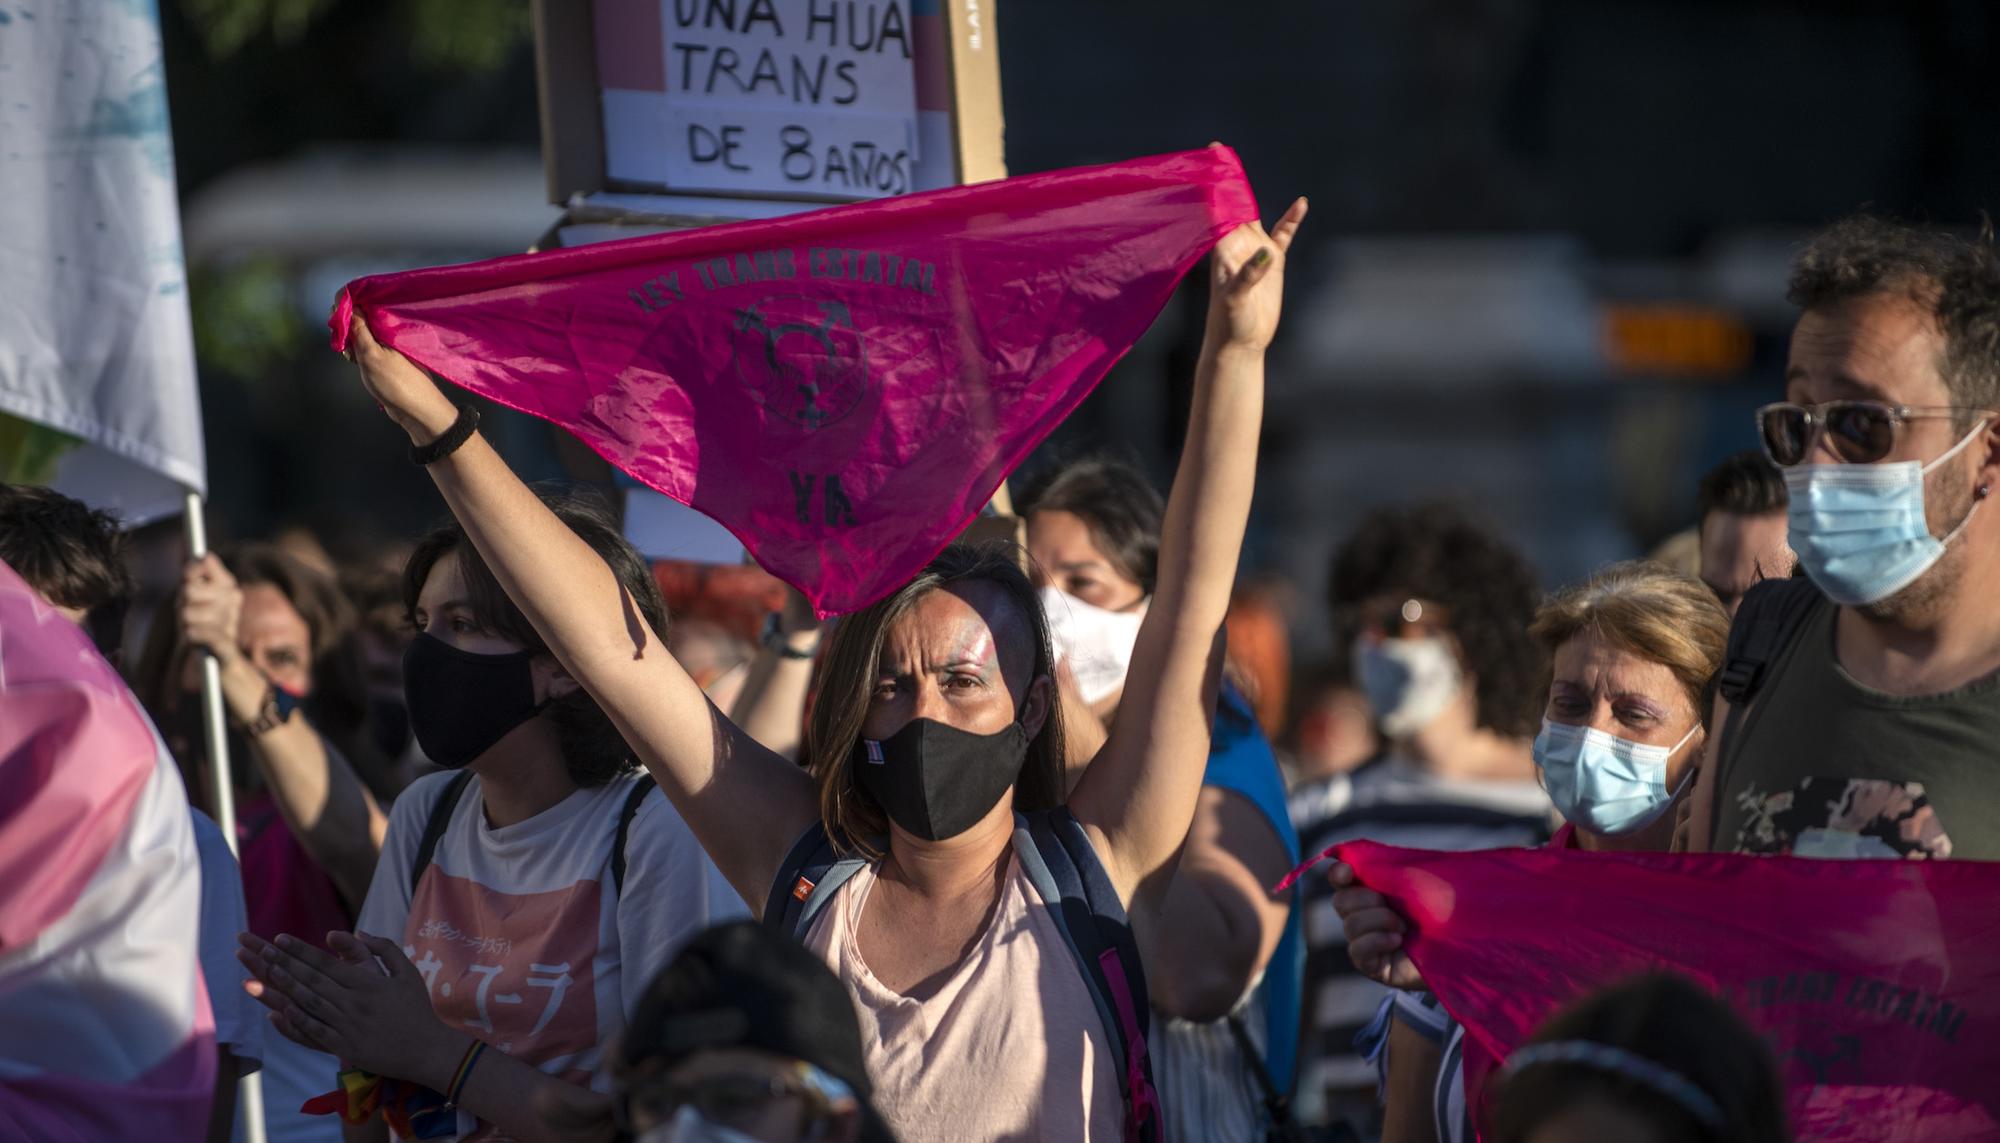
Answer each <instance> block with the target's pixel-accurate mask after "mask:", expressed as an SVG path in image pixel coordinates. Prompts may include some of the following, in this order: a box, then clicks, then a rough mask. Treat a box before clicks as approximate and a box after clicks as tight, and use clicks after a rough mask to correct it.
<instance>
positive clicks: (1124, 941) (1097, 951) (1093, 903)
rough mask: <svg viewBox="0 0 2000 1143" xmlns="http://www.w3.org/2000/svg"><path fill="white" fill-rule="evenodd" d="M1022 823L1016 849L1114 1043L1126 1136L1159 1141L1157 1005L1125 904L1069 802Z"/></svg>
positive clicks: (1143, 1142)
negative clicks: (1150, 1044) (1153, 1046)
mask: <svg viewBox="0 0 2000 1143" xmlns="http://www.w3.org/2000/svg"><path fill="white" fill-rule="evenodd" d="M1020 823H1021V824H1020V825H1019V826H1018V827H1017V829H1016V830H1015V839H1016V840H1015V846H1014V852H1015V854H1016V855H1017V856H1018V857H1019V858H1020V860H1021V866H1022V869H1023V871H1024V872H1026V874H1027V876H1028V880H1029V882H1030V883H1032V884H1033V885H1034V886H1035V889H1036V891H1037V892H1038V893H1039V894H1040V895H1041V897H1042V902H1043V904H1044V905H1046V906H1048V909H1049V914H1050V916H1052V917H1053V918H1054V919H1055V922H1056V927H1057V929H1059V930H1060V931H1061V932H1062V934H1063V939H1064V940H1065V941H1066V942H1067V943H1068V945H1069V950H1070V953H1071V955H1073V956H1074V957H1075V958H1076V961H1077V967H1078V968H1079V969H1080V970H1081V971H1082V973H1083V979H1084V983H1085V984H1086V985H1088V986H1089V988H1090V996H1091V1000H1092V1001H1093V1002H1094V1003H1095V1004H1096V1007H1097V1014H1098V1019H1099V1020H1100V1021H1102V1023H1103V1025H1104V1030H1105V1032H1106V1033H1107V1034H1108V1038H1109V1039H1110V1041H1111V1045H1112V1050H1113V1052H1114V1053H1115V1058H1114V1060H1113V1063H1114V1064H1115V1065H1117V1066H1116V1070H1117V1071H1118V1086H1119V1088H1120V1089H1121V1091H1122V1092H1123V1094H1124V1096H1125V1138H1126V1139H1127V1140H1128V1143H1156V1141H1157V1140H1159V1139H1161V1138H1162V1136H1163V1131H1164V1125H1163V1124H1162V1122H1161V1116H1160V1097H1159V1093H1158V1091H1157V1089H1155V1088H1154V1086H1153V1064H1152V1060H1151V1059H1150V1058H1149V1057H1148V1055H1147V1052H1146V1032H1147V1028H1148V1025H1149V1023H1150V1021H1151V1018H1152V1011H1153V1009H1152V1004H1151V1002H1150V1001H1149V1000H1148V998H1147V995H1146V970H1145V966H1144V965H1143V964H1142V963H1141V961H1140V959H1139V945H1138V942H1137V940H1135V939H1134V938H1133V935H1132V923H1131V920H1130V918H1129V917H1127V915H1126V913H1125V905H1124V902H1122V901H1120V900H1119V899H1118V891H1117V889H1116V888H1114V887H1113V886H1112V884H1111V878H1110V877H1109V876H1108V875H1106V873H1105V872H1104V865H1103V863H1102V862H1101V861H1099V860H1098V857H1097V852H1096V850H1095V849H1094V848H1093V847H1092V846H1091V844H1090V837H1089V835H1088V834H1086V833H1084V831H1083V826H1082V825H1081V824H1080V823H1078V821H1077V820H1076V816H1075V815H1074V814H1072V813H1070V812H1069V810H1068V809H1067V808H1066V807H1061V806H1058V807H1057V808H1055V809H1053V810H1048V811H1044V812H1040V813H1033V814H1023V815H1021V817H1020ZM1024 835H1025V836H1024Z"/></svg>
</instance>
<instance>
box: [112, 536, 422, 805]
mask: <svg viewBox="0 0 2000 1143" xmlns="http://www.w3.org/2000/svg"><path fill="white" fill-rule="evenodd" d="M217 554H218V555H220V556H221V557H222V563H223V566H224V567H226V568H228V569H229V574H230V575H232V576H234V577H235V578H236V583H237V586H239V587H244V588H248V587H254V586H256V585H258V584H268V585H269V586H271V587H275V588H277V589H278V591H279V593H280V594H282V595H283V596H284V597H285V600H286V602H288V603H290V604H291V605H292V608H293V610H295V611H297V612H298V613H299V617H300V618H301V619H304V620H305V623H306V630H307V631H308V632H310V633H311V637H312V643H311V655H312V693H311V694H310V695H308V696H306V699H305V703H304V709H305V714H306V717H307V719H308V721H309V722H310V723H311V724H312V728H313V729H314V730H316V731H318V732H319V734H320V736H321V737H322V738H323V739H325V740H326V741H327V742H329V743H331V744H332V745H333V747H334V749H336V750H338V751H340V753H341V754H342V755H344V756H346V758H347V760H348V762H349V763H350V764H352V765H353V767H354V770H355V773H356V774H357V775H358V776H359V777H360V778H361V780H362V782H363V783H364V784H366V785H367V786H368V788H369V790H370V791H371V792H372V793H374V795H375V796H376V797H377V798H378V799H380V800H381V801H382V802H383V803H384V804H385V805H386V804H387V803H388V802H390V801H392V800H394V798H395V796H396V794H397V793H398V792H399V784H398V783H397V781H396V775H395V767H394V765H393V764H392V763H391V762H390V761H389V760H388V759H385V758H383V757H381V755H380V753H379V752H378V751H377V750H376V749H375V747H374V746H373V744H372V739H371V737H370V734H369V724H368V688H367V683H366V678H365V675H364V672H363V670H362V665H361V648H360V645H359V644H358V643H357V642H356V639H355V634H356V629H357V624H358V617H357V615H356V613H355V610H354V605H353V604H352V603H350V602H348V600H347V597H346V596H345V595H343V594H341V590H340V585H339V584H338V583H336V582H334V580H333V579H332V578H331V577H329V576H326V575H324V574H322V573H320V572H318V571H315V570H314V569H312V568H310V567H307V566H306V565H305V564H302V563H300V562H299V561H298V560H296V559H293V558H292V557H291V556H288V555H286V554H285V553H284V552H283V551H280V550H279V549H278V548H277V547H276V546H274V545H272V544H265V543H256V542H250V543H242V544H237V545H235V546H233V547H230V548H226V549H224V550H222V551H220V552H218V553H217ZM179 612H180V592H179V591H178V590H176V591H175V593H174V595H173V596H172V597H171V598H170V599H169V600H168V601H167V605H166V606H165V607H163V608H161V609H160V612H159V613H158V614H157V615H155V616H154V617H153V626H152V628H151V630H149V631H148V632H147V633H146V642H145V645H144V648H143V649H142V650H141V652H140V655H139V662H138V664H137V665H136V666H134V668H133V670H132V674H131V680H132V690H133V692H134V693H135V694H137V695H138V696H139V701H140V702H141V703H143V704H144V705H145V707H146V709H147V710H148V711H150V712H151V713H152V715H153V717H154V719H155V720H156V721H158V722H161V723H163V724H167V725H170V726H192V725H195V723H194V721H193V720H192V719H191V718H189V717H188V716H189V713H190V711H189V710H185V709H183V708H191V706H192V704H193V703H194V702H196V701H197V700H196V699H195V698H194V696H192V695H187V694H183V693H182V691H181V667H182V664H183V661H184V659H185V657H186V656H187V655H188V654H189V648H188V647H187V645H186V644H185V643H183V642H182V641H181V638H180V624H179V622H178V615H179ZM190 746H191V748H192V749H194V750H195V751H197V752H199V751H200V750H201V749H202V747H201V746H200V745H198V740H197V742H195V743H190ZM239 749H240V746H239ZM176 760H177V761H178V762H179V763H180V765H181V777H182V779H183V780H184V781H186V783H187V787H188V794H189V800H190V801H192V802H193V803H194V804H195V806H196V807H198V808H200V809H202V810H204V811H210V812H212V811H213V807H211V806H210V805H208V784H207V783H206V782H203V781H200V780H199V778H200V776H199V774H198V773H197V771H196V769H195V766H194V760H193V759H191V758H183V757H178V756H177V757H176ZM235 776H236V779H237V781H238V782H239V783H240V784H242V785H244V786H246V787H247V788H251V789H255V788H258V787H259V786H260V784H261V781H262V779H261V778H260V777H259V775H258V772H257V769H256V767H254V766H251V765H249V764H248V761H247V759H239V760H238V764H237V766H236V775H235Z"/></svg>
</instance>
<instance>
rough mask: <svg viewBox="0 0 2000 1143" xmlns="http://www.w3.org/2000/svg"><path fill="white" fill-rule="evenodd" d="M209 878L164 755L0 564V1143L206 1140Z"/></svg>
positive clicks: (123, 698)
mask: <svg viewBox="0 0 2000 1143" xmlns="http://www.w3.org/2000/svg"><path fill="white" fill-rule="evenodd" d="M200 912H201V865H200V858H199V856H198V855H197V853H196V850H195V841H194V827H193V823H192V821H191V820H190V817H189V810H188V804H187V793H186V791H185V790H184V789H183V788H182V786H181V780H180V775H179V773H178V772H177V771H176V769H175V767H174V764H173V761H172V759H171V758H169V757H168V756H167V753H166V747H165V744H164V743H162V742H161V741H160V739H159V737H158V736H157V735H155V734H154V733H153V729H152V725H151V723H150V722H149V721H148V720H147V718H146V716H145V714H144V713H143V712H142V711H141V710H140V709H139V705H138V702H137V700H136V699H134V698H133V697H132V694H131V692H130V691H128V690H126V689H125V684H124V683H123V682H121V681H120V680H119V678H118V674H117V672H116V671H113V670H112V669H111V666H110V664H108V663H106V662H105V661H104V659H103V658H101V657H100V656H99V655H98V653H97V649H96V648H95V647H93V646H92V645H91V642H90V639H89V637H88V636H86V635H85V634H84V633H83V631H82V630H80V629H79V628H78V627H77V626H76V625H75V624H74V623H71V622H70V621H69V620H68V619H66V618H64V617H63V616H62V615H61V614H60V613H59V612H57V611H56V610H55V608H53V607H51V606H49V604H48V603H47V602H46V601H44V600H43V599H42V598H41V597H40V596H39V595H38V594H36V592H35V591H34V590H33V589H32V588H30V587H29V586H28V585H27V583H25V582H24V581H22V580H21V578H20V577H19V576H17V575H16V574H15V573H14V572H13V570H12V569H10V568H8V567H7V566H6V565H5V564H0V1139H10V1140H11V1139H35V1140H47V1141H49V1143H72V1141H73V1143H97V1141H99V1140H106V1139H161V1140H167V1139H173V1140H180V1139H199V1138H201V1136H202V1133H203V1131H204V1130H205V1129H206V1128H207V1124H208V1111H209V1103H210V1097H211V1095H212V1094H213V1090H214V1085H215V1022H214V1019H213V1017H212V1015H211V1012H210V1009H209V1000H208V994H207V990H206V988H205V986H204V983H203V981H202V977H201V970H200V965H199V963H198V961H197V943H196V941H197V922H198V919H199V915H200Z"/></svg>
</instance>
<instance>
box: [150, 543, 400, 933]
mask: <svg viewBox="0 0 2000 1143" xmlns="http://www.w3.org/2000/svg"><path fill="white" fill-rule="evenodd" d="M242 611H243V589H242V588H241V587H239V586H238V585H237V583H236V577H234V576H232V575H230V574H229V569H228V568H226V567H224V566H223V565H222V561H221V560H220V559H218V558H217V557H216V556H215V555H213V554H210V555H208V556H205V557H203V558H202V559H200V560H197V561H195V562H193V563H191V564H189V565H188V566H187V569H186V571H185V572H184V573H183V578H182V583H181V593H180V603H179V620H180V625H181V640H182V643H183V645H185V646H188V647H202V648H207V649H208V650H210V651H213V652H214V653H215V657H216V660H217V662H219V663H220V664H221V667H222V699H223V702H224V704H225V705H226V706H227V707H228V709H229V716H230V719H231V720H232V721H233V722H234V723H235V724H236V725H237V726H238V727H239V728H241V729H242V730H243V733H244V737H245V738H246V739H247V740H248V741H249V743H250V758H249V759H241V758H238V759H233V760H232V762H233V764H234V765H235V766H237V767H238V768H239V769H240V768H241V767H242V766H244V765H245V764H246V763H247V764H254V765H255V766H256V767H257V770H258V773H259V774H261V775H262V777H263V779H264V784H265V785H266V786H267V787H269V788H270V791H271V799H272V801H274V802H276V803H277V806H278V813H279V816H281V817H283V818H284V821H285V825H286V827H287V828H289V829H290V830H291V831H292V836H293V837H296V838H298V840H299V844H300V846H301V847H303V848H304V849H305V851H306V853H307V854H308V855H309V856H311V858H312V859H313V861H314V862H315V863H317V864H318V865H319V867H320V868H321V869H323V870H325V871H326V875H327V877H328V878H329V879H331V880H332V881H333V884H334V886H335V888H337V889H339V890H340V895H341V897H343V898H344V899H345V900H346V901H347V903H348V906H349V907H350V908H353V909H359V908H360V907H361V902H362V900H363V899H365V898H366V897H367V896H368V883H369V880H370V879H371V878H373V877H374V876H375V859H376V858H377V857H378V856H380V855H381V853H382V838H383V835H384V834H385V833H386V832H387V831H388V827H389V819H388V817H387V815H385V814H383V812H382V808H381V807H380V806H378V805H376V804H375V798H374V796H373V795H372V794H370V793H369V792H368V788H367V787H366V786H364V785H362V784H361V777H360V775H358V774H356V773H355V772H354V767H353V766H352V765H350V764H349V763H348V761H347V759H346V757H345V756H343V755H342V754H341V753H340V751H338V750H336V749H334V747H333V744H332V743H330V742H328V741H327V740H326V739H325V738H323V737H322V736H321V735H320V733H319V731H317V730H315V729H313V727H312V725H311V724H310V723H308V722H307V721H306V718H305V715H304V714H303V713H299V712H296V711H295V712H294V713H293V714H292V716H291V717H290V718H288V719H285V720H283V721H264V722H260V720H259V719H260V716H261V715H262V714H263V713H264V712H265V709H266V704H267V703H268V702H269V701H270V699H271V698H272V697H273V695H274V691H273V686H274V684H273V683H272V682H271V680H270V679H269V678H267V677H266V676H265V675H264V672H263V671H261V670H259V669H258V668H257V665H256V664H255V663H253V662H251V661H250V658H249V656H247V655H245V654H244V653H243V651H242V648H241V647H240V646H239V644H238V640H237V636H238V632H239V627H240V620H241V616H242Z"/></svg>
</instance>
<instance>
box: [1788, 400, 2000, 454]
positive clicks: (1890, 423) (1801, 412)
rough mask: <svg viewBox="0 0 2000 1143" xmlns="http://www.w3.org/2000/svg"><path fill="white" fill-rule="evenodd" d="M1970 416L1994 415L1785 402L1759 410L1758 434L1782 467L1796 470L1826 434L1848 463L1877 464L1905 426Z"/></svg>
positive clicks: (1860, 404)
mask: <svg viewBox="0 0 2000 1143" xmlns="http://www.w3.org/2000/svg"><path fill="white" fill-rule="evenodd" d="M1966 413H1986V415H1988V416H1992V415H1993V414H1992V413H1990V412H1988V411H1987V410H1985V409H1967V408H1958V407H1955V406H1927V407H1916V406H1911V405H1891V404H1888V403H1886V402H1883V401H1828V402H1827V403H1826V404H1824V405H1794V404H1791V403H1789V402H1780V403H1778V404H1775V405H1766V406H1764V407H1763V408H1761V409H1759V410H1757V434H1758V436H1760V437H1762V438H1763V441H1764V451H1765V452H1766V453H1769V454H1770V457H1771V460H1772V461H1773V462H1775V463H1776V464H1777V465H1778V467H1780V468H1790V467H1792V466H1793V465H1795V464H1798V463H1800V462H1801V461H1803V460H1805V458H1806V457H1808V456H1810V455H1811V454H1812V450H1813V445H1814V444H1815V443H1816V442H1817V441H1818V440H1819V439H1820V436H1821V435H1822V434H1824V435H1825V437H1826V442H1827V444H1828V445H1829V446H1830V447H1831V448H1832V449H1833V453H1834V455H1835V456H1838V457H1839V458H1840V459H1841V460H1842V461H1844V462H1846V463H1848V464H1873V463H1875V462H1876V461H1878V460H1881V459H1882V458H1883V457H1885V456H1888V455H1889V453H1890V452H1892V451H1894V450H1895V447H1896V432H1897V429H1898V428H1899V427H1900V426H1901V425H1902V424H1903V423H1904V422H1906V421H1920V420H1935V419H1938V418H1941V417H1956V416H1961V415H1963V414H1966Z"/></svg>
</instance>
